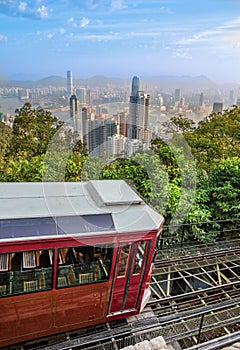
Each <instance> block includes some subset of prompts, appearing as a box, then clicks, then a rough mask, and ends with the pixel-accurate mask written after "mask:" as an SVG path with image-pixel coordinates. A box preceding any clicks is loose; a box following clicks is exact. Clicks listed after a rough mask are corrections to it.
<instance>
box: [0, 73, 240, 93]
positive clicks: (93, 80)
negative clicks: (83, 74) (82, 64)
mask: <svg viewBox="0 0 240 350" xmlns="http://www.w3.org/2000/svg"><path fill="white" fill-rule="evenodd" d="M131 79H132V77H129V78H120V77H106V76H100V75H99V76H93V77H90V78H73V85H74V86H75V87H78V86H87V87H89V88H94V87H99V88H101V87H102V88H104V87H111V86H112V87H123V86H126V87H129V88H130V86H131ZM140 81H141V85H142V88H143V90H147V89H149V88H152V87H154V88H157V89H160V90H173V89H177V88H179V89H181V90H182V91H185V90H189V89H196V90H199V89H200V90H201V89H203V90H206V89H217V88H218V87H219V86H220V85H219V84H216V83H215V82H213V81H212V80H210V79H209V78H208V77H206V76H204V75H200V76H186V75H185V76H171V75H160V76H149V77H146V76H145V77H144V76H143V77H140ZM226 85H227V86H228V88H237V87H238V85H237V84H231V83H228V84H226ZM49 86H53V87H67V79H66V78H64V77H62V76H49V77H45V78H42V79H39V80H0V87H8V88H9V87H18V88H25V89H27V88H28V89H32V88H45V87H49Z"/></svg>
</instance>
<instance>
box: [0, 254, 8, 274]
mask: <svg viewBox="0 0 240 350" xmlns="http://www.w3.org/2000/svg"><path fill="white" fill-rule="evenodd" d="M8 268H9V254H7V253H3V254H0V271H8Z"/></svg>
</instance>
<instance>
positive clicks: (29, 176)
mask: <svg viewBox="0 0 240 350" xmlns="http://www.w3.org/2000/svg"><path fill="white" fill-rule="evenodd" d="M165 126H166V128H168V131H171V135H172V138H171V140H169V141H168V142H166V141H164V140H163V139H161V138H156V139H154V140H152V143H151V149H150V150H149V151H148V152H144V153H137V154H134V155H133V156H132V157H131V158H117V159H116V158H115V159H114V160H112V161H109V160H108V159H105V158H103V159H99V158H93V157H88V154H87V150H86V148H85V146H84V145H83V144H82V143H81V141H80V138H79V135H78V133H76V132H72V131H71V130H70V129H67V128H64V123H63V122H61V121H59V120H58V119H57V118H56V117H53V116H52V115H51V113H50V112H48V111H45V110H43V109H41V108H39V109H33V108H32V106H31V105H30V104H29V103H26V104H25V105H24V106H23V107H22V108H21V109H19V110H16V115H15V120H14V124H13V128H12V129H10V128H9V127H7V126H6V125H4V124H3V123H1V122H0V181H2V182H11V181H13V182H19V181H29V182H32V181H85V180H89V179H125V180H126V181H128V182H129V183H131V184H132V186H133V187H134V188H135V189H136V190H137V191H138V192H139V194H140V195H141V196H142V197H143V198H144V199H145V200H147V201H148V202H149V203H150V204H151V205H152V206H154V207H155V208H156V209H157V210H158V211H159V212H161V213H162V214H163V215H164V217H165V226H166V229H167V230H168V231H169V232H170V231H172V232H174V236H175V239H178V238H179V239H182V237H184V238H187V237H188V238H189V239H191V240H198V241H201V242H206V241H211V240H213V239H214V238H215V237H216V236H219V235H221V236H224V237H227V236H228V235H229V234H231V235H233V234H236V235H237V232H238V230H239V227H240V224H239V213H240V156H239V155H240V107H238V106H233V107H232V108H231V109H229V110H226V111H224V112H223V113H222V114H218V115H216V114H212V115H209V116H208V117H207V118H206V120H204V121H201V122H200V123H199V124H198V125H196V124H195V123H194V122H193V121H192V120H190V119H188V118H184V117H181V116H177V117H173V118H171V120H170V121H169V122H168V123H167V124H166V125H165ZM188 224H191V225H190V226H189V225H188ZM168 225H171V227H168ZM174 225H175V226H174ZM174 227H175V228H174ZM173 228H174V229H173ZM169 232H168V233H169ZM205 233H207V234H205Z"/></svg>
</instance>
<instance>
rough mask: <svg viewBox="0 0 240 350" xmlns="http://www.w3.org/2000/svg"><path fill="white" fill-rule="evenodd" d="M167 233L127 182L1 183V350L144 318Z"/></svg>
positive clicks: (154, 214) (161, 220) (161, 221)
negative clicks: (159, 245)
mask: <svg viewBox="0 0 240 350" xmlns="http://www.w3.org/2000/svg"><path fill="white" fill-rule="evenodd" d="M162 225H163V217H162V216H161V215H159V214H158V213H156V212H155V211H154V210H153V209H152V208H151V207H150V206H148V205H146V203H145V202H143V200H142V199H141V198H140V197H139V196H138V195H137V194H136V193H135V192H134V191H133V190H132V189H131V188H130V187H129V186H128V185H127V184H126V183H125V182H124V181H121V180H109V181H105V180H104V181H89V182H83V183H1V193H0V310H1V318H0V347H6V346H10V345H12V344H17V343H23V342H25V341H28V340H31V339H36V338H42V337H48V336H50V335H53V334H57V333H62V332H66V331H69V330H74V329H79V328H81V327H87V326H89V325H94V324H98V323H103V322H106V321H112V320H116V319H120V318H126V317H128V316H130V315H133V314H136V313H139V312H140V311H141V310H142V308H143V306H144V300H145V299H146V297H147V296H148V295H149V289H148V284H149V281H150V274H151V267H152V257H153V253H154V248H155V243H156V239H157V236H158V235H159V233H160V231H161V228H162Z"/></svg>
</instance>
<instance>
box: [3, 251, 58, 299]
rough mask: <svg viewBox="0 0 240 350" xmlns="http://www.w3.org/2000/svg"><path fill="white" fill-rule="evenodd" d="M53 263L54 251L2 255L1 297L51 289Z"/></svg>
mask: <svg viewBox="0 0 240 350" xmlns="http://www.w3.org/2000/svg"><path fill="white" fill-rule="evenodd" d="M3 255H4V257H3ZM6 256H7V257H8V258H7V259H6ZM3 261H5V262H6V261H8V264H5V266H4V267H5V269H3ZM52 262H53V250H33V251H24V252H15V253H8V254H0V296H4V295H16V294H22V293H29V292H37V291H42V290H48V289H51V288H52V272H53V267H52Z"/></svg>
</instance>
